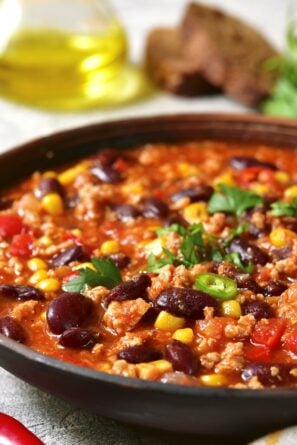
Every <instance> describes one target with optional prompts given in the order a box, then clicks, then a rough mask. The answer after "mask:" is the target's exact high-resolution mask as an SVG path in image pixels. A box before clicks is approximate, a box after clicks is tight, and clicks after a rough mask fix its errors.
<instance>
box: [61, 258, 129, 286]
mask: <svg viewBox="0 0 297 445" xmlns="http://www.w3.org/2000/svg"><path fill="white" fill-rule="evenodd" d="M91 262H92V264H93V266H94V267H95V269H96V270H92V269H90V268H88V267H86V268H85V269H80V270H79V271H78V272H79V275H78V276H76V277H73V278H71V279H70V280H69V281H68V282H67V283H65V284H63V286H62V288H63V290H65V291H67V292H82V291H84V290H85V288H86V287H87V286H90V287H96V286H105V287H108V288H109V289H112V288H113V287H115V286H117V285H118V284H120V283H121V282H122V276H121V272H120V270H119V268H118V267H117V266H116V265H115V263H114V262H113V261H112V260H111V259H106V258H92V259H91Z"/></svg>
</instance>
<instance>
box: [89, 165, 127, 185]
mask: <svg viewBox="0 0 297 445" xmlns="http://www.w3.org/2000/svg"><path fill="white" fill-rule="evenodd" d="M91 173H92V174H93V175H94V176H96V178H97V179H99V180H100V181H102V182H107V183H108V184H116V183H117V182H121V181H122V180H123V177H122V175H121V173H120V172H119V171H118V170H116V169H115V168H113V167H112V166H111V165H108V164H106V165H100V164H96V165H95V166H94V167H92V168H91Z"/></svg>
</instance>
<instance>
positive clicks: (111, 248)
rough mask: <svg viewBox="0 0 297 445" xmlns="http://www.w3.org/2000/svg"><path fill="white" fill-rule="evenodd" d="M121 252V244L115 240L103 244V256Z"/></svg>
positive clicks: (101, 248)
mask: <svg viewBox="0 0 297 445" xmlns="http://www.w3.org/2000/svg"><path fill="white" fill-rule="evenodd" d="M119 250H120V245H119V242H118V241H116V240H113V239H110V240H107V241H104V243H102V244H101V247H100V252H101V253H102V255H110V254H111V253H118V251H119Z"/></svg>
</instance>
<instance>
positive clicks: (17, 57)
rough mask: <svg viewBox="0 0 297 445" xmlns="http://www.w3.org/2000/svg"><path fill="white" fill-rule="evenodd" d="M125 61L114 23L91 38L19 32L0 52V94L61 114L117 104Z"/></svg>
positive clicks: (120, 33) (122, 42)
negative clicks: (101, 105) (62, 112)
mask: <svg viewBox="0 0 297 445" xmlns="http://www.w3.org/2000/svg"><path fill="white" fill-rule="evenodd" d="M126 56H127V41H126V36H125V33H124V31H123V29H122V27H121V25H120V24H119V22H117V21H116V20H114V21H112V22H111V23H110V25H109V27H108V28H107V29H106V30H105V31H104V32H102V33H100V34H96V35H95V34H72V33H67V32H65V31H58V30H54V29H43V28H40V29H23V30H21V31H19V32H16V34H15V35H13V36H11V38H10V40H9V42H8V44H7V46H6V47H5V48H4V49H2V51H1V52H0V94H1V95H2V96H6V97H8V98H10V99H13V100H17V101H22V102H26V103H29V104H32V105H36V106H42V107H47V108H55V109H61V110H77V109H81V108H86V107H90V106H96V105H100V104H103V105H106V104H112V103H117V101H118V97H117V96H118V95H119V87H120V83H119V82H120V79H121V78H122V75H123V73H124V72H125V68H124V67H125V64H126ZM126 76H127V73H126Z"/></svg>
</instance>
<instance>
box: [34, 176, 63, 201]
mask: <svg viewBox="0 0 297 445" xmlns="http://www.w3.org/2000/svg"><path fill="white" fill-rule="evenodd" d="M49 193H57V194H58V195H60V196H61V197H62V198H64V197H65V190H64V188H63V186H62V184H61V183H60V182H59V181H58V179H56V178H43V179H41V181H40V182H39V184H38V187H37V189H36V192H35V194H36V196H37V197H38V198H43V196H45V195H48V194H49Z"/></svg>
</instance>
